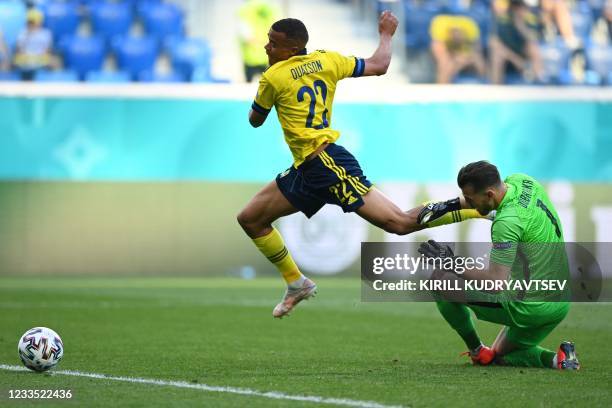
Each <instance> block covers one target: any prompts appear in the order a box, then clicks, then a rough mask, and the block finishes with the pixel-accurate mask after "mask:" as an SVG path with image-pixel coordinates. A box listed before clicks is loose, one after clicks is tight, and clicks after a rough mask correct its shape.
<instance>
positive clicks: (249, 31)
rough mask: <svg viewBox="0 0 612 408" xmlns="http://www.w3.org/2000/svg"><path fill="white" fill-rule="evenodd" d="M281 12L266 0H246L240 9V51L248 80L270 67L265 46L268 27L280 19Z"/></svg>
mask: <svg viewBox="0 0 612 408" xmlns="http://www.w3.org/2000/svg"><path fill="white" fill-rule="evenodd" d="M279 14H280V13H279V12H278V10H277V8H276V7H274V6H273V5H271V4H270V3H269V2H267V1H265V0H246V1H245V3H244V4H243V5H242V6H241V7H240V9H239V11H238V17H239V19H240V51H241V53H242V61H243V63H244V75H245V77H246V80H247V82H251V81H252V80H253V78H254V77H255V75H257V74H261V73H262V72H264V71H265V70H266V68H268V55H267V54H266V50H265V49H264V46H265V45H266V44H267V43H268V29H269V28H270V26H271V25H272V24H273V23H274V22H275V21H276V20H278V17H279Z"/></svg>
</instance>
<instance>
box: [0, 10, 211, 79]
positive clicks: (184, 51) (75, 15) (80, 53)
mask: <svg viewBox="0 0 612 408" xmlns="http://www.w3.org/2000/svg"><path fill="white" fill-rule="evenodd" d="M28 8H37V9H39V10H40V11H41V12H42V13H43V15H44V22H43V24H44V26H45V27H46V28H48V29H49V30H50V31H51V33H52V35H53V50H54V53H55V54H56V55H57V56H58V57H60V58H59V60H60V61H61V63H60V66H61V67H62V69H60V70H58V71H57V72H53V71H44V72H41V73H40V75H37V76H36V78H35V79H36V80H37V81H55V80H60V79H61V80H66V81H67V80H74V78H73V77H72V76H71V75H68V74H67V73H75V75H76V77H77V79H76V80H80V81H87V82H98V83H104V82H113V83H116V82H119V83H121V82H125V80H126V78H127V79H128V80H129V81H144V82H178V81H181V82H184V81H190V80H191V79H192V78H194V81H196V82H213V81H215V79H214V78H213V77H212V76H211V75H210V60H211V57H212V53H211V48H210V47H209V46H208V43H207V42H206V41H205V40H203V39H196V38H190V37H188V36H187V35H186V32H187V31H186V27H185V13H184V11H183V9H182V7H181V6H180V5H178V4H176V3H174V2H172V1H169V0H166V1H164V0H3V1H1V2H0V30H2V34H3V37H4V38H5V42H6V43H7V45H8V48H9V50H10V52H11V53H12V52H13V50H14V46H15V41H16V38H17V36H18V35H19V33H20V32H22V31H23V30H24V28H25V25H26V24H25V22H26V12H27V10H28ZM165 65H170V66H171V67H172V72H168V69H165V70H164V69H163V68H164V66H165ZM159 66H161V67H162V69H161V71H162V72H158V71H157V69H158V67H159ZM194 72H198V75H197V77H196V76H195V75H194V74H193V73H194ZM18 77H19V74H18V73H14V72H3V73H2V75H0V80H14V79H15V78H18Z"/></svg>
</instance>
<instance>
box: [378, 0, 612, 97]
mask: <svg viewBox="0 0 612 408" xmlns="http://www.w3.org/2000/svg"><path fill="white" fill-rule="evenodd" d="M381 5H382V4H381ZM404 12H405V30H406V31H405V34H406V37H405V38H406V47H407V51H408V58H409V59H411V58H414V59H419V56H420V54H421V56H422V54H423V53H424V52H426V53H427V54H430V55H431V56H433V62H434V65H435V72H436V75H435V82H437V83H441V84H444V83H466V82H474V83H494V84H525V83H535V84H556V85H572V84H584V85H610V84H612V45H611V44H612V0H576V1H570V0H472V1H462V0H454V1H453V0H438V1H436V0H431V1H415V0H405V1H404ZM409 65H410V63H409ZM422 66H423V65H422V64H421V67H422ZM416 77H417V78H418V77H419V73H418V72H417V73H416ZM423 79H424V80H421V81H420V82H426V81H427V79H426V78H424V76H423ZM417 82H419V81H418V80H417Z"/></svg>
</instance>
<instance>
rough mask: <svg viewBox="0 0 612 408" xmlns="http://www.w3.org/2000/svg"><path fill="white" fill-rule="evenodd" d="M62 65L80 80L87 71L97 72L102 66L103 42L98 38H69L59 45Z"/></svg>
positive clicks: (103, 55) (103, 56)
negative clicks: (75, 73) (74, 73)
mask: <svg viewBox="0 0 612 408" xmlns="http://www.w3.org/2000/svg"><path fill="white" fill-rule="evenodd" d="M61 50H62V54H63V56H64V65H65V66H66V67H69V68H70V69H73V70H74V71H76V72H77V73H78V75H79V77H80V78H81V79H83V78H85V75H86V74H87V73H88V72H89V71H99V70H100V69H101V68H102V65H103V64H104V58H105V47H104V40H103V39H102V38H100V37H78V36H77V37H70V38H68V39H66V40H64V41H62V44H61Z"/></svg>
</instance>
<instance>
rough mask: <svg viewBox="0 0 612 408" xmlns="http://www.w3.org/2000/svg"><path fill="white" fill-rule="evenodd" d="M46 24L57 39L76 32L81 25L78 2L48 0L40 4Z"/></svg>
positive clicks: (59, 39)
mask: <svg viewBox="0 0 612 408" xmlns="http://www.w3.org/2000/svg"><path fill="white" fill-rule="evenodd" d="M39 8H40V10H41V11H42V12H43V14H44V16H45V18H44V26H45V27H47V28H48V29H49V30H51V33H53V38H54V39H55V41H61V40H62V38H64V37H65V36H71V35H74V34H76V31H77V29H78V27H79V19H80V17H79V10H78V4H77V3H75V2H72V1H47V2H45V3H42V4H41V5H40V6H39Z"/></svg>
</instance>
